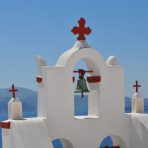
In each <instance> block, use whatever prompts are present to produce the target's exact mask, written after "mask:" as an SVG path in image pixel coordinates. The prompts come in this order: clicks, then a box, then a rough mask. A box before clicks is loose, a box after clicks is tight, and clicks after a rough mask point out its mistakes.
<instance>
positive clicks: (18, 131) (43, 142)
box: [3, 118, 53, 148]
mask: <svg viewBox="0 0 148 148" xmlns="http://www.w3.org/2000/svg"><path fill="white" fill-rule="evenodd" d="M9 121H10V122H11V128H10V129H7V130H6V129H3V147H4V148H10V147H11V148H53V147H52V144H51V139H50V136H49V133H48V129H47V126H46V120H45V119H43V118H29V119H24V120H9Z"/></svg>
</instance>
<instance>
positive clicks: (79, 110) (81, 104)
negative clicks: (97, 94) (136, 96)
mask: <svg viewBox="0 0 148 148" xmlns="http://www.w3.org/2000/svg"><path fill="white" fill-rule="evenodd" d="M74 105H75V115H77V116H78V115H79V116H81V115H88V97H87V96H84V98H83V99H82V98H81V96H77V95H76V97H75V101H74ZM125 111H126V112H131V107H126V109H125ZM145 113H148V108H146V109H145ZM36 115H37V114H36V112H35V111H33V112H24V114H23V117H24V118H27V117H36ZM7 119H8V115H7V113H0V121H3V120H7ZM52 143H53V146H54V148H63V147H62V143H61V141H60V140H59V139H55V140H54V141H52ZM106 145H108V146H113V143H112V140H111V137H109V136H108V137H106V138H105V139H104V140H103V141H102V143H101V145H100V147H104V146H106ZM98 147H99V143H98ZM0 148H2V135H1V129H0Z"/></svg>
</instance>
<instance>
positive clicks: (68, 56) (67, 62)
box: [56, 48, 105, 73]
mask: <svg viewBox="0 0 148 148" xmlns="http://www.w3.org/2000/svg"><path fill="white" fill-rule="evenodd" d="M81 59H84V61H85V62H86V63H87V65H88V67H89V66H90V67H91V66H93V67H94V68H96V69H98V68H97V67H98V65H99V67H100V68H102V67H104V66H105V60H104V59H103V57H102V56H101V54H100V53H99V52H98V51H96V50H95V49H92V48H83V49H77V50H76V49H73V48H72V49H70V50H68V51H66V52H64V53H63V54H62V55H61V56H60V58H59V59H58V61H57V63H56V66H65V67H67V68H70V69H71V70H72V68H73V67H74V65H75V63H76V62H77V61H79V60H81ZM96 72H97V73H98V72H99V71H96Z"/></svg>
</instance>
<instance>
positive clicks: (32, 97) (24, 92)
mask: <svg viewBox="0 0 148 148" xmlns="http://www.w3.org/2000/svg"><path fill="white" fill-rule="evenodd" d="M9 89H10V88H6V89H0V112H7V104H8V102H9V100H10V99H11V96H12V94H11V93H10V92H9ZM17 89H18V90H19V91H18V92H16V97H17V98H19V99H20V100H21V101H22V105H23V111H36V108H37V92H36V91H33V90H30V89H26V88H21V87H18V88H17Z"/></svg>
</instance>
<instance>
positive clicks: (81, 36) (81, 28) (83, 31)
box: [71, 18, 91, 40]
mask: <svg viewBox="0 0 148 148" xmlns="http://www.w3.org/2000/svg"><path fill="white" fill-rule="evenodd" d="M78 23H79V27H76V26H75V27H73V29H72V30H71V32H72V33H73V34H78V35H79V36H78V37H77V40H85V35H89V34H90V33H91V29H90V28H89V27H85V23H86V21H85V19H84V18H80V19H79V21H78Z"/></svg>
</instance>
